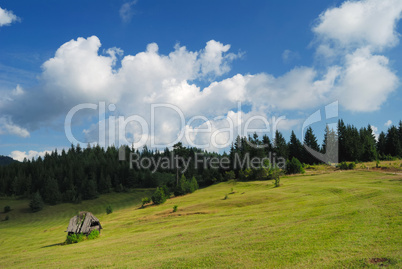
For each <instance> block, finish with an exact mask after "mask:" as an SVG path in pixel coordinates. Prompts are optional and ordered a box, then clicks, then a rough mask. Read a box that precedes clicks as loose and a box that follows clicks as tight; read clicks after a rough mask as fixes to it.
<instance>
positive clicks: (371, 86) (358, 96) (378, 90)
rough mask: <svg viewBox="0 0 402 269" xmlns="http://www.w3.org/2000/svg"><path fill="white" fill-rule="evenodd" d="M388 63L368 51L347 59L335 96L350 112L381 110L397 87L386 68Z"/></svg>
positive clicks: (356, 52)
mask: <svg viewBox="0 0 402 269" xmlns="http://www.w3.org/2000/svg"><path fill="white" fill-rule="evenodd" d="M388 62H389V61H388V59H387V58H386V57H384V56H381V55H371V54H370V52H369V51H368V49H359V50H356V51H355V52H354V53H353V54H348V55H346V63H345V67H344V70H343V72H342V74H341V77H340V79H339V85H338V86H337V89H336V94H337V95H338V96H339V99H340V103H341V104H342V105H343V106H344V107H345V108H346V109H348V110H350V111H361V112H369V111H376V110H378V109H380V106H381V105H382V104H383V103H384V102H385V101H386V100H387V97H388V95H389V94H390V93H391V92H393V91H394V90H395V89H396V88H397V86H398V77H397V76H396V75H395V73H394V72H393V71H391V70H390V69H389V67H388Z"/></svg>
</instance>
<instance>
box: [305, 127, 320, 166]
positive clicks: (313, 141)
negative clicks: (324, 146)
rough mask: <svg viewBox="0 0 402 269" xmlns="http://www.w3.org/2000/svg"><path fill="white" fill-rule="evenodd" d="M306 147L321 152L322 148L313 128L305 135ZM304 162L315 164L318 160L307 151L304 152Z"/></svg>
mask: <svg viewBox="0 0 402 269" xmlns="http://www.w3.org/2000/svg"><path fill="white" fill-rule="evenodd" d="M304 146H307V147H309V148H310V149H312V150H314V151H316V152H319V151H320V146H319V145H318V142H317V137H316V136H315V135H314V132H313V129H312V128H311V127H308V128H307V130H306V134H305V135H304ZM304 152H305V154H304V160H303V161H304V162H305V163H308V164H314V163H316V162H317V161H318V160H317V159H316V158H315V157H314V156H313V155H311V154H310V153H309V152H308V151H307V150H305V151H304Z"/></svg>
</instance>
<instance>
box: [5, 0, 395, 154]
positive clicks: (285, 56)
mask: <svg viewBox="0 0 402 269" xmlns="http://www.w3.org/2000/svg"><path fill="white" fill-rule="evenodd" d="M0 8H1V10H0V154H1V155H8V156H12V157H14V158H16V159H22V158H23V157H29V158H31V157H36V156H38V155H41V154H44V152H45V151H48V150H53V149H55V148H58V149H61V148H67V147H69V145H70V144H71V141H70V140H71V139H70V140H69V139H68V138H67V137H66V134H65V128H66V126H65V118H66V115H67V113H68V111H70V109H71V108H73V107H74V106H76V105H78V104H83V103H91V104H96V105H98V108H99V105H100V104H101V103H102V102H105V106H106V108H108V105H109V104H114V105H115V107H116V109H115V110H114V111H110V110H108V109H106V110H107V111H106V112H107V113H106V123H105V122H102V121H101V120H100V119H99V117H98V114H97V111H98V110H90V109H87V110H85V111H80V112H78V113H77V114H76V115H75V116H74V118H73V121H72V124H71V128H72V133H73V135H74V137H75V138H77V140H79V141H81V142H83V143H87V142H91V143H96V142H99V131H98V127H99V125H101V126H102V124H103V123H105V124H106V127H107V130H109V127H110V126H109V122H113V121H110V118H109V116H113V117H115V118H117V117H119V116H120V117H124V119H127V118H128V117H130V116H133V115H137V116H139V117H141V118H143V119H144V120H145V122H146V123H148V124H150V123H151V122H150V116H151V115H150V107H151V105H152V104H154V105H155V104H171V105H173V106H174V107H176V108H178V109H180V110H181V111H182V112H183V115H184V118H185V124H186V125H187V126H186V127H185V128H183V126H181V125H180V124H179V123H180V122H179V119H178V118H177V113H176V114H175V112H173V111H172V109H170V110H169V108H166V107H165V108H162V109H161V110H160V111H159V114H158V113H157V114H156V116H157V118H156V121H155V122H156V126H155V130H154V132H153V133H152V134H150V135H149V136H148V138H149V139H148V140H147V142H146V143H147V144H148V145H150V144H149V143H151V142H150V141H151V138H153V139H154V141H156V142H157V144H158V145H168V144H169V143H170V142H172V141H174V140H175V138H176V137H177V135H178V133H179V132H180V130H182V129H183V130H184V129H185V130H186V132H189V133H191V134H189V136H188V138H187V137H186V139H185V140H184V142H185V144H191V143H193V144H196V145H201V144H205V143H207V142H208V141H210V139H211V134H212V133H213V132H214V131H217V130H222V129H224V128H228V126H229V125H230V124H229V125H228V121H229V120H232V122H233V123H234V126H243V127H244V124H245V122H246V121H247V120H248V119H251V118H253V117H254V118H258V117H264V118H266V119H268V120H269V121H270V129H271V131H267V132H266V133H268V134H270V136H271V138H272V135H271V133H272V127H273V126H274V124H273V122H272V117H276V118H278V117H280V116H285V117H286V119H285V120H282V121H281V123H279V124H278V126H276V127H277V128H278V129H279V130H281V131H282V132H283V134H284V135H285V137H286V138H287V139H288V138H289V135H290V130H292V129H293V130H295V132H296V134H297V136H299V138H301V133H302V132H301V128H302V126H303V122H304V121H305V120H306V119H307V118H308V116H309V115H311V114H312V113H313V112H315V111H317V110H319V109H323V108H324V107H325V106H326V105H328V104H330V103H332V102H334V101H338V103H339V116H338V117H339V118H343V119H344V120H345V122H347V123H352V124H354V125H356V126H357V127H362V126H366V125H367V124H371V125H372V126H374V127H375V128H376V132H377V133H379V132H381V131H385V130H386V129H387V128H388V125H389V124H390V122H392V124H397V123H398V121H399V120H400V119H402V117H401V112H400V111H401V110H400V103H401V102H402V93H401V86H400V76H401V74H400V70H401V69H402V60H401V55H402V47H401V45H400V28H401V27H400V25H401V23H400V18H401V12H402V4H401V2H400V1H397V0H387V1H383V0H366V1H346V2H345V1H322V0H320V1H313V0H311V1H310V0H309V1H233V0H231V1H163V0H159V1H156V0H152V1H145V0H138V1H119V0H109V1H96V2H95V1H57V2H53V3H51V2H50V1H41V0H39V1H19V0H17V1H15V0H13V1H11V0H4V1H0ZM150 44H151V45H150ZM239 103H241V111H239V110H238V106H239ZM197 116H202V117H205V119H203V120H200V119H198V121H197V120H195V121H190V119H192V118H194V117H197ZM239 116H241V117H242V122H241V123H239V122H238V121H237V120H236V119H238V117H239ZM335 121H336V119H335ZM331 122H334V119H332V120H331ZM132 123H133V124H128V125H127V128H126V129H125V132H126V133H125V137H126V138H127V137H131V136H132V135H134V140H130V139H127V141H128V142H138V138H139V137H141V135H143V133H142V129H141V128H139V125H138V123H136V122H135V121H134V122H132ZM115 124H116V123H115ZM253 124H254V125H255V128H262V127H261V126H262V125H261V124H262V121H258V120H255V121H254V122H253ZM253 124H252V125H253ZM206 126H210V127H211V131H210V132H202V131H200V130H202V129H204V128H205V127H206ZM324 126H325V121H322V122H320V123H316V124H314V125H313V127H314V130H315V132H316V134H317V136H318V138H319V140H320V142H321V140H322V133H323V129H324ZM116 133H117V132H116ZM237 134H238V133H236V132H235V133H234V135H237ZM119 135H120V136H121V135H122V134H118V133H117V134H116V138H115V139H113V138H111V137H110V132H108V133H107V134H106V140H107V141H109V144H110V143H112V142H113V144H120V143H122V141H123V140H121V139H120V136H119ZM228 139H230V137H228V136H227V133H225V132H223V131H222V132H220V133H219V134H218V135H217V136H216V137H215V140H217V141H218V142H219V141H220V143H221V144H222V145H223V144H225V141H228ZM187 140H191V141H187ZM124 141H125V140H124ZM138 145H140V143H139V144H138ZM206 148H207V149H209V150H219V151H222V150H224V147H223V148H216V147H214V146H211V145H209V146H208V147H206Z"/></svg>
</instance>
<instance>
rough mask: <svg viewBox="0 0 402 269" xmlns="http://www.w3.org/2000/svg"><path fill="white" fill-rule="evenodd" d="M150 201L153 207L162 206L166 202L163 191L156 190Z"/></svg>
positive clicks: (160, 189)
mask: <svg viewBox="0 0 402 269" xmlns="http://www.w3.org/2000/svg"><path fill="white" fill-rule="evenodd" d="M151 199H152V202H153V203H154V204H155V205H160V204H163V203H164V202H166V196H165V193H164V192H163V189H162V188H156V191H155V192H154V194H153V195H152V197H151Z"/></svg>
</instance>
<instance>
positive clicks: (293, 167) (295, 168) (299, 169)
mask: <svg viewBox="0 0 402 269" xmlns="http://www.w3.org/2000/svg"><path fill="white" fill-rule="evenodd" d="M302 173H304V169H303V165H302V164H301V163H300V161H299V160H298V159H297V158H295V157H293V158H292V160H290V161H289V160H288V161H286V174H302Z"/></svg>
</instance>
